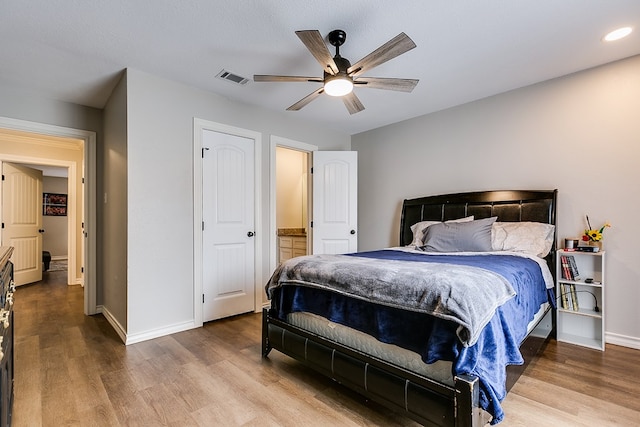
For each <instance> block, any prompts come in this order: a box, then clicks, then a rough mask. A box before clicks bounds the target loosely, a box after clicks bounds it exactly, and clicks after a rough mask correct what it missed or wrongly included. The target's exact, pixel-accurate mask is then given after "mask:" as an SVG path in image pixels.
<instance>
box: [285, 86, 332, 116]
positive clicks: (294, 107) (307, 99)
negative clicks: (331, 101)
mask: <svg viewBox="0 0 640 427" xmlns="http://www.w3.org/2000/svg"><path fill="white" fill-rule="evenodd" d="M322 92H324V87H321V88H319V89H318V90H315V91H313V92H311V93H310V94H309V95H307V96H305V97H304V98H302V99H301V100H300V101H298V102H296V103H295V104H293V105H292V106H291V107H289V108H287V111H298V110H300V109H301V108H302V107H304V106H305V105H307V104H308V103H310V102H311V101H313V100H314V99H316V98H317V97H318V96H320V94H321V93H322Z"/></svg>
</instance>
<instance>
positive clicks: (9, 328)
mask: <svg viewBox="0 0 640 427" xmlns="http://www.w3.org/2000/svg"><path fill="white" fill-rule="evenodd" d="M12 253H13V248H12V247H0V331H1V333H0V427H5V426H10V425H11V408H12V406H13V293H14V291H15V283H14V282H13V264H12V263H11V261H9V258H10V257H11V254H12Z"/></svg>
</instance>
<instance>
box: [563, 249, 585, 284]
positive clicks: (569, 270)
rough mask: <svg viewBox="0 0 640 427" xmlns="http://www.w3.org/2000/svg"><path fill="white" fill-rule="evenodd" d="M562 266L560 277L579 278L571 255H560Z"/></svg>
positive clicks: (567, 278) (566, 278)
mask: <svg viewBox="0 0 640 427" xmlns="http://www.w3.org/2000/svg"><path fill="white" fill-rule="evenodd" d="M560 264H561V267H562V278H563V279H565V280H580V273H579V272H578V265H577V264H576V260H575V258H574V257H573V255H562V256H561V257H560Z"/></svg>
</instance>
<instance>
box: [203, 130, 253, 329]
mask: <svg viewBox="0 0 640 427" xmlns="http://www.w3.org/2000/svg"><path fill="white" fill-rule="evenodd" d="M202 146H203V151H202V152H203V159H202V161H203V164H202V211H203V212H202V218H203V236H202V242H203V248H202V255H203V260H202V283H203V285H202V286H203V292H204V301H203V304H204V307H203V321H205V322H207V321H210V320H214V319H220V318H222V317H227V316H233V315H236V314H240V313H246V312H249V311H254V309H255V283H254V277H255V274H254V269H255V264H254V257H255V243H254V242H255V239H254V237H253V236H254V233H255V229H254V227H255V222H254V200H255V198H254V196H255V195H254V191H255V189H254V140H253V139H250V138H245V137H241V136H236V135H230V134H226V133H221V132H216V131H213V130H206V129H205V130H203V134H202Z"/></svg>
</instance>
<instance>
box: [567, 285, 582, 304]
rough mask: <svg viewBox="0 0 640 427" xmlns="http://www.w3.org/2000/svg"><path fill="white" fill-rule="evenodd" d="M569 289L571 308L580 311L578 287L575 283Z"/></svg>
mask: <svg viewBox="0 0 640 427" xmlns="http://www.w3.org/2000/svg"><path fill="white" fill-rule="evenodd" d="M569 289H570V290H571V308H572V309H573V311H578V310H580V305H579V304H578V292H576V285H574V284H573V283H572V284H570V285H569Z"/></svg>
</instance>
